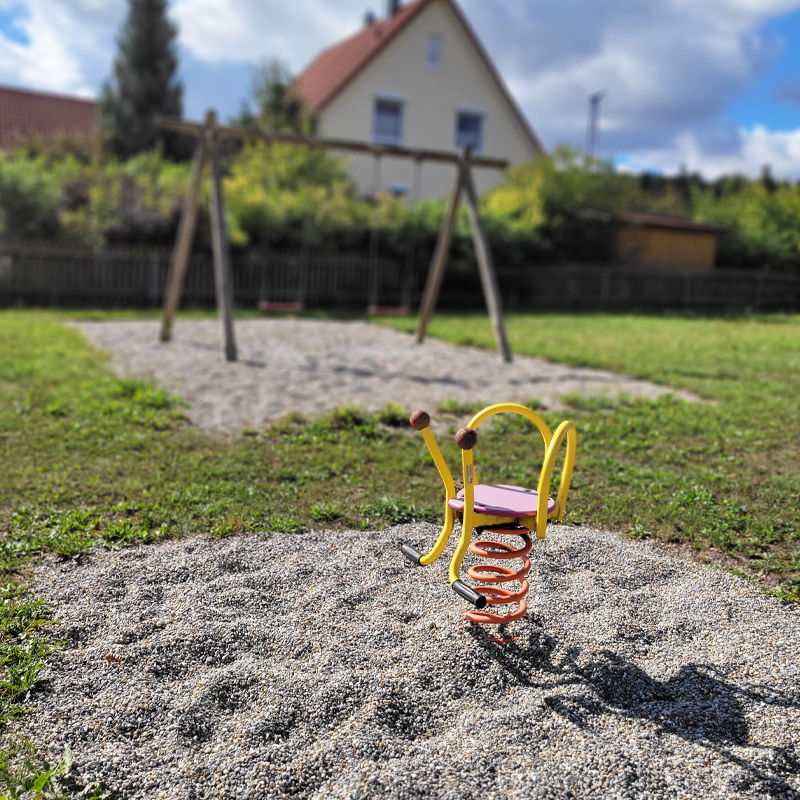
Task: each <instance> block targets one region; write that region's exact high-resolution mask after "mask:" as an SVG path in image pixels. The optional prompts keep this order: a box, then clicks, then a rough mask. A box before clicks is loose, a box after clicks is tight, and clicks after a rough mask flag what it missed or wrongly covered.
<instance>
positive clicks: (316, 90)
mask: <svg viewBox="0 0 800 800" xmlns="http://www.w3.org/2000/svg"><path fill="white" fill-rule="evenodd" d="M433 2H435V0H416V2H413V3H410V4H409V5H407V6H404V7H403V8H401V9H400V11H399V12H398V13H397V14H395V15H394V17H392V18H391V19H382V20H377V21H375V22H374V23H373V24H372V25H370V26H368V27H365V28H364V29H362V30H361V31H359V32H358V33H356V34H355V35H353V36H351V37H350V38H349V39H345V40H344V41H343V42H340V43H339V44H337V45H334V46H333V47H329V48H328V49H327V50H323V51H322V52H321V53H320V54H319V55H318V56H317V57H316V58H315V59H314V60H313V61H312V62H311V63H310V64H309V65H308V66H307V67H306V68H305V69H304V70H303V72H302V73H301V74H300V75H299V76H298V78H297V81H296V83H295V86H296V88H297V91H298V93H299V94H300V95H302V96H303V97H304V98H305V99H306V101H307V102H308V104H309V105H310V106H311V108H312V109H313V110H314V111H322V109H324V108H325V107H326V106H327V105H328V104H329V103H330V102H331V101H332V100H333V99H334V98H335V97H336V96H337V95H338V94H339V93H340V92H341V91H342V90H343V89H344V88H345V87H346V86H347V85H348V84H349V83H350V81H352V80H353V79H354V78H355V77H356V75H358V74H359V73H360V72H361V71H362V70H363V69H364V68H365V67H366V66H367V65H368V64H369V63H370V62H371V61H372V60H373V59H374V58H375V57H376V56H377V55H378V54H379V53H381V52H382V51H383V49H384V48H385V47H386V46H387V45H388V44H389V43H390V42H391V41H392V40H393V39H394V38H395V37H396V36H397V35H398V34H399V33H400V32H401V31H402V30H404V29H405V28H406V27H407V26H408V24H409V23H410V22H411V21H412V20H413V19H415V18H416V17H417V16H418V15H419V14H420V12H422V11H423V10H424V9H425V8H427V7H428V6H429V5H430V4H431V3H433ZM445 2H446V3H447V4H448V5H449V6H450V8H451V9H452V10H453V12H454V13H455V15H456V16H457V17H458V19H459V21H460V22H461V24H462V26H463V27H464V30H465V31H466V32H467V35H468V36H469V37H470V39H471V40H472V43H473V44H474V45H475V48H476V49H477V50H478V53H479V54H480V55H481V57H482V58H483V60H484V62H485V63H486V66H487V68H488V69H489V72H490V73H491V75H492V77H493V78H494V79H495V81H496V82H497V85H498V86H499V88H500V90H501V91H502V92H503V94H504V95H505V97H506V100H507V101H508V103H509V105H510V106H511V109H512V110H513V112H514V114H515V115H516V116H517V118H518V119H519V121H520V123H521V124H522V127H523V128H524V129H525V131H526V133H527V134H528V136H530V138H531V140H532V141H533V144H534V147H535V148H536V149H537V150H538V151H539V152H540V153H543V152H544V147H543V146H542V144H541V142H540V141H539V138H538V137H537V136H536V134H535V133H534V132H533V129H532V128H531V126H530V124H529V123H528V120H527V119H525V116H524V115H523V113H522V111H521V110H520V108H519V106H518V105H517V104H516V102H515V100H514V98H513V97H512V96H511V94H510V92H509V91H508V89H507V88H506V85H505V83H504V82H503V79H502V78H501V77H500V73H499V72H498V71H497V68H496V67H495V66H494V64H493V63H492V60H491V59H490V58H489V54H488V53H487V52H486V50H484V48H483V45H482V44H481V43H480V41H479V40H478V37H477V36H476V35H475V32H474V31H473V30H472V27H471V26H470V24H469V22H468V21H467V18H466V17H465V16H464V14H463V13H462V11H461V9H460V8H459V7H458V6H457V5H456V3H455V2H454V0H445Z"/></svg>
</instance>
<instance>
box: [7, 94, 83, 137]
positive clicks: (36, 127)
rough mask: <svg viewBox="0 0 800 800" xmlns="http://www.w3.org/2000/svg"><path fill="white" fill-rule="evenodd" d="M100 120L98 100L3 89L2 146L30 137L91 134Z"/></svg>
mask: <svg viewBox="0 0 800 800" xmlns="http://www.w3.org/2000/svg"><path fill="white" fill-rule="evenodd" d="M96 118H97V103H96V102H95V101H94V100H84V99H82V98H79V97H68V96H66V95H58V94H48V93H45V92H34V91H31V90H29V89H16V88H11V87H8V86H0V147H9V146H11V145H13V144H14V143H15V142H16V141H17V140H19V139H20V138H21V137H23V136H26V135H38V136H51V135H53V134H54V133H59V132H64V133H88V132H89V131H91V130H93V129H94V127H95V120H96Z"/></svg>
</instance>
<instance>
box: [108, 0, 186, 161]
mask: <svg viewBox="0 0 800 800" xmlns="http://www.w3.org/2000/svg"><path fill="white" fill-rule="evenodd" d="M177 34H178V30H177V27H176V26H175V24H174V23H172V22H171V21H170V20H169V19H168V18H167V0H128V18H127V19H126V20H125V23H124V25H123V26H122V30H121V32H120V36H119V39H118V42H117V43H118V47H119V53H118V55H117V58H116V60H115V62H114V70H113V73H112V75H111V77H110V78H109V79H108V80H107V81H106V82H105V84H104V85H103V91H102V94H101V97H100V105H99V116H100V127H101V128H102V129H104V130H106V131H107V132H108V133H110V134H111V147H112V149H113V150H114V152H115V153H116V154H117V155H118V156H120V158H129V157H130V156H132V155H134V154H135V153H139V152H141V151H143V150H150V149H152V148H153V147H154V146H155V144H156V141H157V138H158V131H157V129H156V126H155V117H156V115H157V114H163V115H165V116H175V117H180V116H181V115H182V113H183V86H182V84H181V83H180V82H179V81H178V80H177V78H176V75H175V73H176V71H177V68H178V57H177V54H176V48H175V39H176V37H177ZM164 147H165V152H166V153H167V154H168V155H171V156H173V157H178V158H180V157H183V156H184V155H186V153H185V150H186V148H185V143H184V142H183V141H182V140H181V137H177V136H165V137H164Z"/></svg>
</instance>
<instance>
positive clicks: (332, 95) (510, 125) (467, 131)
mask: <svg viewBox="0 0 800 800" xmlns="http://www.w3.org/2000/svg"><path fill="white" fill-rule="evenodd" d="M296 87H297V90H298V91H299V93H300V94H301V95H302V96H303V97H304V98H305V99H306V101H307V103H308V105H309V106H310V107H311V108H312V109H313V110H314V111H316V112H317V115H318V118H319V130H318V133H319V135H320V136H325V137H332V138H342V139H355V140H359V141H366V142H374V143H378V144H386V145H402V146H404V147H411V148H415V147H419V148H428V149H436V150H457V149H459V148H460V147H461V146H462V145H464V144H468V143H469V144H472V145H473V152H474V153H476V154H480V155H485V156H490V157H495V158H504V159H507V160H509V161H510V162H511V163H512V164H518V163H521V162H524V161H527V160H529V159H530V158H532V157H533V156H535V155H537V154H540V153H543V152H544V149H543V147H542V145H541V142H540V141H539V139H538V137H537V136H536V134H535V133H534V131H533V129H532V128H531V126H530V124H529V123H528V121H527V120H526V119H525V117H524V115H523V114H522V111H521V110H520V108H519V106H518V105H517V104H516V102H515V101H514V99H513V97H512V96H511V94H510V93H509V91H508V89H507V88H506V86H505V84H504V83H503V80H502V78H501V77H500V74H499V73H498V71H497V69H496V68H495V66H494V65H493V64H492V62H491V60H490V58H489V56H488V55H487V53H486V51H485V50H484V48H483V46H482V45H481V43H480V41H479V40H478V37H477V36H476V34H475V32H474V31H473V30H472V28H471V26H470V24H469V22H468V21H467V19H466V17H465V16H464V14H463V12H462V11H461V9H460V8H459V7H458V6H457V5H456V3H455V2H454V0H416V2H413V3H410V4H409V5H407V6H401V5H400V2H399V0H390V4H389V14H388V16H387V18H386V19H381V20H377V19H374V18H372V17H370V16H369V15H368V16H367V17H366V18H365V25H364V28H363V29H362V30H361V31H359V32H358V33H356V34H354V35H353V36H351V37H350V38H349V39H346V40H345V41H344V42H341V43H340V44H337V45H334V46H333V47H331V48H329V49H328V50H325V51H323V52H322V53H321V54H320V55H319V56H317V57H316V58H315V59H314V60H313V61H312V62H311V63H310V64H309V65H308V66H307V67H306V68H305V69H304V70H303V72H302V73H301V74H300V76H299V77H298V79H297V82H296ZM349 170H350V172H351V174H352V175H353V178H354V179H355V181H356V184H357V186H358V188H359V191H360V192H361V193H362V194H373V192H374V191H375V190H376V189H380V190H383V191H394V192H396V193H398V194H410V195H411V198H412V199H415V198H414V197H413V196H414V195H415V194H416V193H417V192H418V193H419V195H420V196H422V197H430V196H439V197H441V196H444V195H446V194H447V192H448V191H449V190H450V188H451V186H452V184H453V180H454V177H455V170H454V168H453V166H452V165H445V164H432V163H425V164H424V165H423V166H422V168H421V169H420V170H419V172H416V171H415V164H414V162H413V161H410V160H401V159H392V158H388V157H384V158H381V160H380V164H379V165H376V164H375V162H374V159H373V158H372V157H370V156H361V155H358V156H354V157H353V158H352V159H351V161H350V166H349ZM501 177H502V175H501V173H500V172H498V171H496V170H487V169H479V170H476V171H475V181H476V186H477V189H478V191H479V192H480V193H483V192H485V191H487V190H488V189H490V188H491V187H493V186H495V185H496V184H497V182H498V181H499V180H500V179H501Z"/></svg>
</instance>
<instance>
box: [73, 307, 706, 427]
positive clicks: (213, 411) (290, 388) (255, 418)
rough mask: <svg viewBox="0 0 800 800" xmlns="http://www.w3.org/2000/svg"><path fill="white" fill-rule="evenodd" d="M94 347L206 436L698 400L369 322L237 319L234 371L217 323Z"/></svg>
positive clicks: (104, 331) (92, 337) (118, 329)
mask: <svg viewBox="0 0 800 800" xmlns="http://www.w3.org/2000/svg"><path fill="white" fill-rule="evenodd" d="M77 327H78V328H79V329H80V330H81V331H82V332H83V334H84V335H85V336H86V338H87V339H88V340H89V342H90V343H91V344H93V345H94V346H95V347H98V348H100V349H101V350H107V351H109V352H110V353H111V354H112V364H113V366H114V368H115V369H116V371H117V373H118V374H120V375H124V376H137V377H146V378H152V379H154V380H155V382H156V383H157V384H158V385H159V386H162V387H164V388H167V389H169V390H171V391H173V392H176V393H178V394H180V395H181V396H182V397H183V399H184V400H186V401H187V402H188V403H189V404H190V405H191V408H190V409H189V410H188V411H187V414H188V416H189V417H190V418H191V420H192V421H193V422H194V423H195V424H196V425H198V426H199V427H200V428H204V429H206V430H211V431H222V432H227V433H236V432H238V431H241V430H242V429H243V428H246V427H262V426H265V425H267V424H269V423H270V422H271V421H274V420H276V419H278V418H279V417H281V416H282V415H284V414H286V413H287V412H289V411H300V412H303V413H306V414H314V415H316V414H319V413H321V412H323V411H328V410H330V409H332V408H335V407H336V406H341V405H345V404H347V403H358V404H360V405H364V406H366V407H368V408H369V409H370V410H373V411H376V410H378V409H380V408H382V407H383V406H385V405H386V404H387V403H389V402H390V401H393V402H396V403H401V404H402V405H403V406H405V407H406V408H409V409H415V408H427V409H428V410H429V411H431V412H433V411H435V410H436V405H437V403H439V402H440V401H442V400H446V399H456V400H462V401H478V400H482V401H485V402H486V403H487V405H488V403H496V402H501V401H502V402H526V401H527V400H530V399H532V398H536V399H538V400H539V401H541V402H542V403H543V404H544V406H545V407H546V408H559V407H560V406H561V397H562V396H563V395H565V394H568V393H572V392H578V393H579V394H582V395H592V394H601V395H606V396H608V397H616V396H618V395H620V394H627V395H630V396H632V397H659V396H661V395H663V394H667V393H671V394H674V395H675V396H676V397H681V398H684V399H693V398H692V395H689V394H688V393H685V392H680V391H675V390H673V389H670V388H668V387H664V386H656V385H655V384H652V383H648V382H646V381H639V380H635V379H633V378H627V377H625V376H623V375H614V374H612V373H610V372H603V371H602V370H596V369H583V368H578V367H565V366H563V365H561V364H552V363H549V362H547V361H544V360H542V359H536V358H528V357H525V356H516V357H515V360H514V362H513V363H512V364H503V363H502V362H501V361H500V359H499V356H498V355H497V353H495V352H493V351H491V350H481V349H478V348H475V347H459V346H456V345H452V344H447V343H445V342H440V341H436V340H434V339H429V340H427V341H426V342H425V344H424V345H423V346H421V347H420V346H418V345H417V344H416V342H415V340H414V337H413V336H412V335H411V334H407V333H400V332H398V331H395V330H392V329H391V328H384V327H382V326H380V325H370V324H369V323H366V322H335V321H317V320H307V319H304V320H292V319H250V320H238V321H237V323H236V337H237V342H238V346H239V361H238V362H235V363H229V362H226V361H225V359H224V356H223V353H222V344H221V341H222V340H221V332H220V325H219V323H218V322H214V321H211V320H208V321H206V320H203V321H198V320H178V322H177V323H176V325H175V334H174V340H173V341H172V342H170V343H168V344H161V343H160V342H159V341H158V331H159V323H158V322H157V321H154V320H150V321H130V322H86V323H81V324H79V325H78V326H77Z"/></svg>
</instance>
